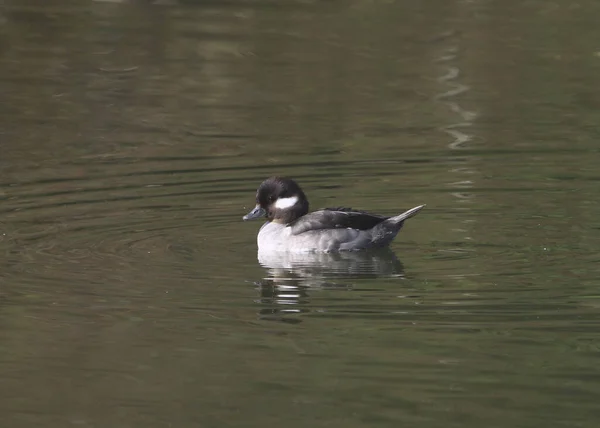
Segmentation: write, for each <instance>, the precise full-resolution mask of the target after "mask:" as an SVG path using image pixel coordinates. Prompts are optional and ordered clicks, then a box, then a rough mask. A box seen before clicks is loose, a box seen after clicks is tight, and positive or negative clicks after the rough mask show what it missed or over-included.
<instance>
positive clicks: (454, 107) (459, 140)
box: [435, 32, 478, 252]
mask: <svg viewBox="0 0 600 428" xmlns="http://www.w3.org/2000/svg"><path fill="white" fill-rule="evenodd" d="M453 34H454V33H453V32H448V33H445V34H444V35H442V36H441V37H440V39H441V40H448V39H450V38H451V37H452V36H453ZM459 53H460V49H459V47H458V46H451V47H448V48H446V49H444V50H443V51H442V53H441V54H440V56H439V57H438V58H437V62H438V63H442V64H444V65H445V68H446V69H445V72H444V73H443V74H442V76H440V77H439V78H438V79H437V81H438V82H439V83H442V84H444V85H445V86H446V87H449V88H448V89H447V90H446V91H444V92H442V93H441V94H439V95H437V96H436V97H435V99H436V100H437V101H439V102H441V103H443V104H444V105H445V106H446V107H447V108H448V109H449V110H450V111H451V112H453V113H455V114H456V115H458V119H459V121H458V122H456V123H452V124H450V125H447V126H444V127H442V128H441V130H442V131H444V132H445V133H446V134H448V135H449V136H450V137H452V141H450V143H448V147H449V148H450V149H451V150H462V149H465V146H466V145H467V144H468V143H469V142H470V141H472V140H473V135H472V134H470V133H469V132H468V131H469V128H470V127H471V126H472V125H473V121H474V120H475V119H477V117H478V113H477V112H474V111H470V110H467V109H465V108H463V107H462V106H461V105H460V102H459V101H458V100H457V97H458V96H460V95H461V94H463V93H466V92H468V91H470V90H471V88H470V86H468V85H465V84H463V83H461V82H460V81H458V80H459V79H460V77H461V71H460V68H459V67H457V66H456V65H454V64H452V62H453V61H455V60H456V59H457V57H458V55H459ZM450 172H452V173H455V174H461V175H462V174H474V173H475V172H476V171H475V170H473V169H472V168H471V167H469V166H461V167H459V168H453V169H451V170H450ZM448 185H449V186H451V187H453V188H455V189H457V191H456V192H452V193H451V195H452V196H453V197H454V198H456V202H458V203H460V204H464V203H471V202H472V201H473V199H474V198H475V194H473V193H469V192H468V191H467V190H468V189H471V188H473V186H474V181H473V180H470V179H460V180H457V181H454V182H452V183H448ZM471 221H472V220H470V219H463V220H462V222H463V223H469V222H471ZM453 230H454V231H455V232H460V233H464V234H467V233H468V230H467V229H462V228H456V229H453ZM464 239H465V240H470V239H472V238H471V237H469V236H465V237H464ZM453 251H456V252H465V251H467V250H466V249H464V248H456V249H454V250H453Z"/></svg>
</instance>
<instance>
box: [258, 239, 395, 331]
mask: <svg viewBox="0 0 600 428" xmlns="http://www.w3.org/2000/svg"><path fill="white" fill-rule="evenodd" d="M258 260H259V263H260V264H261V266H263V267H264V268H265V269H266V270H267V276H266V277H265V278H263V280H262V281H260V282H259V287H258V292H259V293H260V299H257V300H255V302H256V303H258V304H260V305H261V306H263V308H261V310H260V311H259V316H260V318H261V319H265V320H272V321H282V322H300V320H299V319H297V318H296V319H293V318H290V317H286V316H289V315H298V314H301V313H306V312H325V309H323V308H311V307H309V306H308V304H309V303H310V294H312V293H315V292H319V291H322V290H341V291H348V290H351V289H352V288H353V280H355V279H359V278H377V277H392V278H402V277H403V276H404V272H403V267H402V263H401V262H400V260H398V258H397V257H396V255H395V254H394V252H393V251H391V250H390V249H389V248H386V249H379V250H372V251H356V252H343V253H286V252H259V253H258Z"/></svg>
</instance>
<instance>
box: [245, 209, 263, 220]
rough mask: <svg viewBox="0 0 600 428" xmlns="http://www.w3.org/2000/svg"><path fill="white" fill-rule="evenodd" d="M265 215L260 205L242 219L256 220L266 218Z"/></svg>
mask: <svg viewBox="0 0 600 428" xmlns="http://www.w3.org/2000/svg"><path fill="white" fill-rule="evenodd" d="M265 214H266V212H265V210H264V209H263V208H262V207H261V206H260V205H257V206H255V207H254V209H253V210H252V211H250V212H249V213H248V214H246V215H245V216H244V217H242V218H243V219H244V220H253V219H255V218H259V217H264V216H265Z"/></svg>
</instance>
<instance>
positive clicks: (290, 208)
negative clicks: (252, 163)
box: [243, 176, 425, 253]
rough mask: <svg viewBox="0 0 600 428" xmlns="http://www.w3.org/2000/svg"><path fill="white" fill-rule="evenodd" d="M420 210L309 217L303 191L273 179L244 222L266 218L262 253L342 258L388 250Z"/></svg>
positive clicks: (328, 212)
mask: <svg viewBox="0 0 600 428" xmlns="http://www.w3.org/2000/svg"><path fill="white" fill-rule="evenodd" d="M424 207H425V205H419V206H416V207H414V208H411V209H410V210H408V211H405V212H403V213H402V214H398V215H395V216H391V217H388V216H383V215H378V214H371V213H369V212H366V211H359V210H354V209H352V208H344V207H338V208H324V209H321V210H318V211H314V212H311V213H309V205H308V199H307V197H306V194H305V193H304V191H303V190H302V189H301V188H300V186H299V185H298V183H296V182H295V181H294V180H292V179H291V178H287V177H279V176H274V177H269V178H267V179H266V180H264V181H263V182H262V183H261V185H260V186H259V187H258V190H257V191H256V206H255V207H254V209H252V210H251V211H250V212H249V213H248V214H246V215H245V216H243V220H245V221H247V220H253V219H258V218H262V217H264V218H266V220H267V221H266V223H264V224H263V225H262V227H261V228H260V230H259V232H258V236H257V238H256V242H257V244H258V250H259V253H260V252H263V253H264V252H273V251H275V252H298V253H304V252H326V253H330V252H341V251H358V250H366V249H370V248H381V247H386V246H388V245H389V244H390V242H392V240H393V239H394V238H395V237H396V235H397V234H398V232H399V231H400V229H402V226H403V225H404V221H405V220H407V219H409V218H411V217H413V216H415V215H416V214H417V213H418V212H419V211H421V210H422V209H423V208H424Z"/></svg>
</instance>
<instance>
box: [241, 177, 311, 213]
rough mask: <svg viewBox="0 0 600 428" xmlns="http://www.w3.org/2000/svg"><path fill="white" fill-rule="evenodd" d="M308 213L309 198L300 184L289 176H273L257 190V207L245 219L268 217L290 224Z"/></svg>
mask: <svg viewBox="0 0 600 428" xmlns="http://www.w3.org/2000/svg"><path fill="white" fill-rule="evenodd" d="M307 213H308V200H307V199H306V196H305V195H304V192H303V191H302V189H301V188H300V186H298V184H297V183H296V182H295V181H294V180H291V179H289V178H284V177H271V178H267V179H266V180H265V181H263V182H262V184H261V185H260V187H259V188H258V190H257V191H256V207H255V208H254V209H253V210H252V211H250V212H249V213H248V214H247V215H245V216H244V220H252V219H254V218H258V217H266V218H267V220H269V221H274V222H276V223H284V224H288V223H291V222H293V221H294V220H296V219H298V218H300V217H302V216H303V215H305V214H307Z"/></svg>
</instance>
